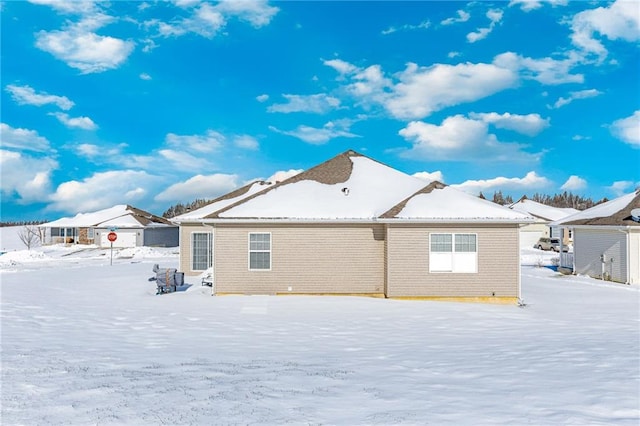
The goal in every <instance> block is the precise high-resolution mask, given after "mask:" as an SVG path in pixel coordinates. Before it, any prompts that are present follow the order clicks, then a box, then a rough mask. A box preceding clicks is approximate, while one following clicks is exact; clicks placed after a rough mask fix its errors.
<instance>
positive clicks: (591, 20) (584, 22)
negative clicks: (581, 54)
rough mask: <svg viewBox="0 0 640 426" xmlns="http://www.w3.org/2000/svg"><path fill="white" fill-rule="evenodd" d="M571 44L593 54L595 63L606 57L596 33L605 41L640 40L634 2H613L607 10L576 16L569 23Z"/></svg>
mask: <svg viewBox="0 0 640 426" xmlns="http://www.w3.org/2000/svg"><path fill="white" fill-rule="evenodd" d="M571 29H572V31H573V34H572V35H571V41H572V42H573V44H574V45H575V46H577V47H578V48H580V49H582V50H583V51H585V52H587V53H592V54H595V55H596V56H597V57H598V60H599V61H602V60H603V59H604V58H606V56H607V55H608V51H607V49H606V47H605V46H604V45H603V44H602V42H601V41H600V40H599V39H596V38H595V34H596V33H598V34H600V35H601V36H605V37H606V38H608V39H609V40H624V41H629V42H635V41H638V40H640V13H638V3H637V2H636V1H628V0H617V1H616V2H614V3H612V4H610V5H608V7H598V8H596V9H590V10H585V11H582V12H579V13H577V14H576V15H575V16H574V17H573V20H572V22H571Z"/></svg>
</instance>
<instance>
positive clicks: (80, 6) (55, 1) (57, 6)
mask: <svg viewBox="0 0 640 426" xmlns="http://www.w3.org/2000/svg"><path fill="white" fill-rule="evenodd" d="M29 3H33V4H39V5H43V6H49V7H51V8H53V9H54V10H56V11H57V12H60V13H64V14H88V13H93V12H95V11H96V10H98V8H97V7H96V3H95V2H94V1H90V0H82V1H78V0H29Z"/></svg>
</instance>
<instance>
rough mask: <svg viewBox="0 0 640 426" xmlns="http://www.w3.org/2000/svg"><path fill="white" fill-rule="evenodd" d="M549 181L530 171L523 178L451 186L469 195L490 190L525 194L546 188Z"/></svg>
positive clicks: (489, 180) (496, 179) (480, 181)
mask: <svg viewBox="0 0 640 426" xmlns="http://www.w3.org/2000/svg"><path fill="white" fill-rule="evenodd" d="M550 184H551V181H550V180H549V179H547V178H545V177H542V176H539V175H538V174H537V173H536V172H534V171H531V172H529V173H527V174H526V176H525V177H523V178H507V177H496V178H493V179H483V180H468V181H465V182H463V183H461V184H457V185H451V186H452V187H455V188H458V189H460V190H462V191H465V192H467V193H469V194H478V193H479V192H482V191H485V192H486V191H491V190H514V191H521V192H527V191H531V190H532V189H539V188H544V187H547V186H549V185H550Z"/></svg>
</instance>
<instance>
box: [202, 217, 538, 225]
mask: <svg viewBox="0 0 640 426" xmlns="http://www.w3.org/2000/svg"><path fill="white" fill-rule="evenodd" d="M189 223H197V224H203V225H206V224H213V225H215V224H220V223H232V224H249V223H251V224H255V223H265V224H266V223H278V224H279V223H292V224H301V223H304V224H308V223H322V224H324V223H327V224H331V223H335V224H338V223H366V224H369V223H384V224H443V223H460V224H499V223H505V224H529V223H533V220H525V219H471V220H470V219H455V218H441V219H379V218H375V217H374V218H366V219H293V218H286V219H275V218H274V219H271V218H256V219H203V220H200V221H190V222H189Z"/></svg>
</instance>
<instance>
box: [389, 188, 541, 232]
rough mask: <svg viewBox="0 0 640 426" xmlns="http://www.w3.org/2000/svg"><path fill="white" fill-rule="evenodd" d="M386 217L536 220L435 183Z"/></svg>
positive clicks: (390, 211) (491, 220) (434, 219)
mask: <svg viewBox="0 0 640 426" xmlns="http://www.w3.org/2000/svg"><path fill="white" fill-rule="evenodd" d="M382 217H383V218H397V219H417V220H421V221H465V222H467V221H471V222H484V221H489V222H493V221H495V222H518V223H523V222H532V221H533V218H532V217H530V216H528V215H527V214H525V213H521V212H518V211H514V210H511V209H508V208H506V207H503V206H501V205H499V204H496V203H493V202H491V201H487V200H483V199H481V198H478V197H475V196H473V195H470V194H467V193H465V192H462V191H459V190H457V189H455V188H452V187H450V186H446V185H444V184H442V183H440V182H432V183H431V184H429V185H428V186H426V187H425V188H423V189H421V190H420V191H419V192H417V193H416V194H414V195H412V196H411V197H409V198H407V199H406V200H404V201H403V202H402V203H400V204H398V205H397V206H395V207H394V208H393V209H391V210H389V211H388V212H387V213H385V214H384V215H382Z"/></svg>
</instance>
